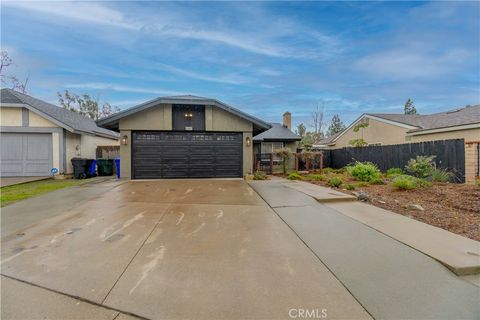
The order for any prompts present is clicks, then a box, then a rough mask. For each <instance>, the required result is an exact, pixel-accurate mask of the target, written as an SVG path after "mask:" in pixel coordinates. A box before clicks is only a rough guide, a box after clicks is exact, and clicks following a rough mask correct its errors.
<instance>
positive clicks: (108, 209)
mask: <svg viewBox="0 0 480 320" xmlns="http://www.w3.org/2000/svg"><path fill="white" fill-rule="evenodd" d="M70 196H71V197H72V195H70ZM79 197H81V195H79ZM34 201H39V205H40V202H41V201H42V197H38V198H37V199H36V200H34ZM72 203H73V205H72V206H71V207H68V206H66V207H65V208H64V210H63V211H62V212H61V213H60V214H58V215H55V216H53V217H50V218H46V219H43V220H41V221H40V222H37V223H35V224H33V225H30V226H28V227H25V228H22V229H21V230H17V231H16V232H13V233H12V232H11V231H12V230H10V232H9V235H8V236H7V237H5V238H4V239H3V242H2V255H1V267H2V275H4V276H5V277H8V278H9V279H8V281H10V282H11V280H14V281H16V280H18V281H21V282H22V285H25V284H29V285H32V286H35V287H36V288H40V289H43V290H46V291H48V292H49V293H55V294H58V295H62V296H66V297H69V298H73V299H79V301H81V302H82V303H85V302H86V303H91V304H92V305H97V306H101V307H102V308H103V307H104V308H106V309H108V310H114V311H118V312H121V313H122V314H130V315H132V316H140V317H144V318H151V319H185V318H195V319H225V318H228V319H248V318H250V319H253V318H255V319H279V318H285V319H288V318H290V317H291V316H295V315H297V316H298V313H299V312H305V310H308V311H309V312H312V311H311V310H313V311H315V312H316V314H317V315H319V314H320V315H321V314H322V312H326V314H327V315H328V318H332V319H334V318H343V319H345V318H348V319H362V318H370V316H369V315H368V313H366V311H365V310H364V309H363V308H362V306H361V305H360V304H359V303H358V302H357V301H356V300H355V298H354V297H353V296H352V295H351V294H350V293H349V292H348V291H347V290H346V289H345V287H344V286H343V285H342V284H341V283H340V282H339V281H338V280H337V279H336V278H335V276H334V275H333V274H332V273H331V272H330V271H328V269H327V268H326V267H325V265H323V264H322V263H321V262H320V261H319V260H318V258H317V257H316V256H315V255H314V254H313V253H312V252H311V251H310V250H309V249H308V248H307V246H306V245H305V244H304V243H303V242H302V241H301V240H300V239H299V238H298V237H297V236H296V235H295V234H294V233H293V232H292V230H291V229H290V228H289V227H288V226H287V225H286V224H285V223H284V222H283V221H282V220H281V219H280V218H279V217H278V216H277V215H276V214H275V213H274V212H273V211H272V210H271V209H270V207H269V206H268V205H267V204H266V203H265V202H264V201H263V200H262V199H261V198H260V197H259V196H258V194H257V193H256V192H255V191H254V190H253V189H252V188H251V187H249V186H248V184H247V183H245V182H244V181H242V180H160V181H132V182H125V183H121V184H117V185H116V186H115V187H113V188H108V189H107V191H105V192H103V193H102V194H100V195H98V196H96V197H95V196H91V197H90V198H89V199H84V198H82V201H79V202H78V203H76V202H72ZM43 205H45V203H43ZM29 206H30V207H31V206H32V203H29ZM15 210H18V211H19V212H21V211H22V210H23V209H22V206H21V205H18V206H17V207H15ZM32 214H34V212H32ZM5 279H6V278H4V279H3V280H2V282H4V281H5ZM9 285H11V284H10V283H9ZM18 290H21V289H18ZM8 296H9V292H6V291H4V290H2V318H15V315H16V314H17V313H18V312H20V311H19V310H22V309H23V306H24V304H25V302H20V301H18V304H15V303H14V302H13V301H16V300H15V299H5V298H8ZM41 299H42V297H40V296H39V297H37V300H36V301H35V302H36V304H38V303H39V302H40V303H41V301H42V300H41ZM5 301H7V302H5ZM49 301H50V300H49ZM79 303H80V302H79ZM31 305H34V304H31ZM302 309H303V310H304V311H301V310H302ZM323 309H324V310H323ZM42 310H43V309H42ZM292 310H293V311H292ZM65 312H67V314H66V315H65V316H67V315H68V312H69V308H68V307H65ZM72 312H73V311H72ZM92 312H93V311H92ZM118 312H117V315H114V316H115V317H116V316H118ZM32 314H35V313H34V312H33V313H32ZM105 314H106V313H105V312H102V313H98V318H102V319H103V318H105ZM107 314H110V313H107ZM36 315H37V316H38V318H42V317H43V315H42V314H39V313H37V314H36ZM88 318H95V317H94V316H92V314H89V316H88ZM112 319H113V318H112Z"/></svg>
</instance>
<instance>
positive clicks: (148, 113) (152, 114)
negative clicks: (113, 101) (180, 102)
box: [119, 104, 172, 130]
mask: <svg viewBox="0 0 480 320" xmlns="http://www.w3.org/2000/svg"><path fill="white" fill-rule="evenodd" d="M119 128H120V130H172V106H171V105H169V104H161V105H158V106H156V107H152V108H149V109H147V110H143V111H140V112H137V113H135V114H132V115H131V116H129V117H125V118H122V119H120V123H119Z"/></svg>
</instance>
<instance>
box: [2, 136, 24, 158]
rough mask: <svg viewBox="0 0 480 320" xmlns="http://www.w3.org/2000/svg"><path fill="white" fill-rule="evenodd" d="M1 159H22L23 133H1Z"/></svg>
mask: <svg viewBox="0 0 480 320" xmlns="http://www.w3.org/2000/svg"><path fill="white" fill-rule="evenodd" d="M1 139H2V143H1V151H2V155H1V157H2V161H5V160H17V161H22V160H23V148H22V145H23V135H22V134H13V133H2V134H1Z"/></svg>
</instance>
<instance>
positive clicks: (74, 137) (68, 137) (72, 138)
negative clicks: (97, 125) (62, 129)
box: [65, 131, 82, 173]
mask: <svg viewBox="0 0 480 320" xmlns="http://www.w3.org/2000/svg"><path fill="white" fill-rule="evenodd" d="M77 146H78V150H77ZM65 147H66V150H65V154H66V157H65V158H66V162H67V165H66V170H67V171H66V173H73V166H72V161H71V160H72V158H77V157H81V156H82V154H81V149H80V148H81V135H79V134H76V133H71V132H68V131H67V132H66V133H65Z"/></svg>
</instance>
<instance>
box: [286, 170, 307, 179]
mask: <svg viewBox="0 0 480 320" xmlns="http://www.w3.org/2000/svg"><path fill="white" fill-rule="evenodd" d="M287 179H288V180H303V177H302V176H301V175H300V174H299V173H298V172H292V173H290V174H289V175H288V177H287Z"/></svg>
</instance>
